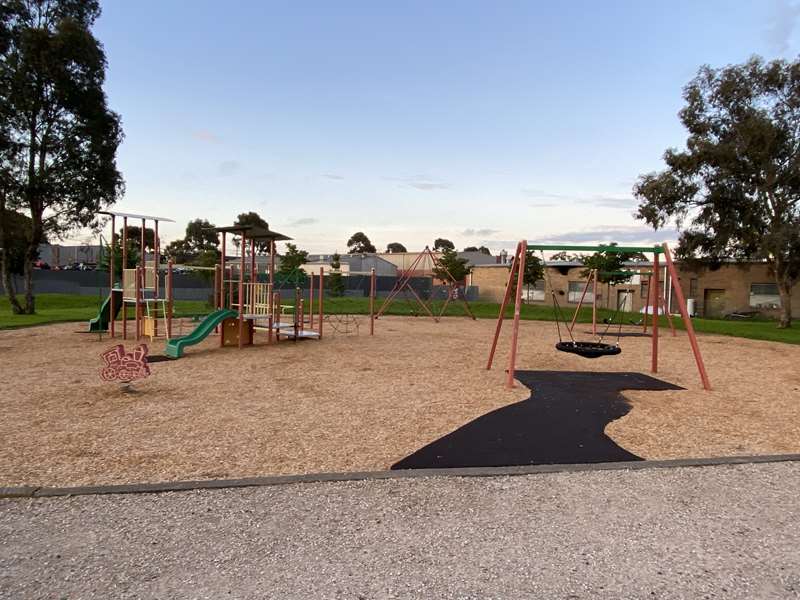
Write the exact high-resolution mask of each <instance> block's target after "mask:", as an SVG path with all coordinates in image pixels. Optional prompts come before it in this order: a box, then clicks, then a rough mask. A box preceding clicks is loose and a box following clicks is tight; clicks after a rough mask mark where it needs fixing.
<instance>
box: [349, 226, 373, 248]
mask: <svg viewBox="0 0 800 600" xmlns="http://www.w3.org/2000/svg"><path fill="white" fill-rule="evenodd" d="M374 252H376V250H375V246H373V245H372V242H370V241H369V238H368V237H367V236H366V234H365V233H364V232H363V231H357V232H356V233H354V234H353V235H351V236H350V239H349V240H347V253H348V254H372V253H374Z"/></svg>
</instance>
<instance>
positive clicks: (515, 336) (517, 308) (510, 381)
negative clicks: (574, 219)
mask: <svg viewBox="0 0 800 600" xmlns="http://www.w3.org/2000/svg"><path fill="white" fill-rule="evenodd" d="M519 244H520V251H519V267H517V271H518V273H519V274H518V275H517V293H516V298H515V301H514V325H513V326H512V328H511V354H510V356H509V357H508V377H507V378H506V387H507V388H509V389H511V388H513V387H514V369H515V368H516V365H517V342H518V341H519V318H520V313H521V311H522V286H523V285H524V284H523V280H524V279H525V258H526V255H527V253H528V241H527V240H522V241H521V242H520V243H519Z"/></svg>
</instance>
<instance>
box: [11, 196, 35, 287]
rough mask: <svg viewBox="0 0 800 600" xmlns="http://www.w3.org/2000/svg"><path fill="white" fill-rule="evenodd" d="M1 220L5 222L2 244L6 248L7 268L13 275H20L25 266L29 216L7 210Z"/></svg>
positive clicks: (29, 224)
mask: <svg viewBox="0 0 800 600" xmlns="http://www.w3.org/2000/svg"><path fill="white" fill-rule="evenodd" d="M3 220H4V222H5V224H6V235H5V236H4V238H3V246H4V247H5V248H6V257H7V260H8V269H9V271H10V272H11V273H13V274H14V275H22V273H23V270H24V267H25V251H26V250H27V247H28V238H27V234H28V232H29V231H30V229H31V223H30V218H29V217H26V216H25V215H23V214H22V213H19V212H16V211H12V210H7V211H6V213H5V215H4V217H3ZM37 257H38V255H37Z"/></svg>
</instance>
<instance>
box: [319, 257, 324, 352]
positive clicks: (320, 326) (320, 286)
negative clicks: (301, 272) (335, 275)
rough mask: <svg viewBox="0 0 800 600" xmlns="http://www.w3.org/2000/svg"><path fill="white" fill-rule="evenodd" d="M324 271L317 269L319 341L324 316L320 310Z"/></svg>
mask: <svg viewBox="0 0 800 600" xmlns="http://www.w3.org/2000/svg"><path fill="white" fill-rule="evenodd" d="M324 275H325V270H324V268H323V267H320V268H319V339H322V323H323V318H324V316H325V311H324V310H323V308H322V302H323V297H324V291H325V279H324Z"/></svg>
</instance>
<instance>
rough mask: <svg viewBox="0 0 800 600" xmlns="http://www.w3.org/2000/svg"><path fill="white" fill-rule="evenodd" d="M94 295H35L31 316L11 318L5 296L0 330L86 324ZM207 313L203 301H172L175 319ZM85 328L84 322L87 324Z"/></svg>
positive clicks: (95, 306) (95, 307)
mask: <svg viewBox="0 0 800 600" xmlns="http://www.w3.org/2000/svg"><path fill="white" fill-rule="evenodd" d="M100 303H101V302H100V299H99V298H98V297H97V296H78V295H74V294H37V295H36V311H37V312H36V314H35V315H15V314H13V313H12V312H11V305H10V304H9V303H8V299H7V298H6V297H5V296H0V329H11V328H16V327H30V326H31V325H44V324H45V323H63V322H67V321H87V322H88V321H89V319H91V318H92V317H96V316H97V312H98V311H99V309H100ZM207 312H209V311H208V309H207V308H206V303H205V302H203V301H197V302H195V301H189V300H178V301H176V302H175V316H177V317H180V316H189V315H196V314H205V313H207ZM87 327H88V323H87Z"/></svg>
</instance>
